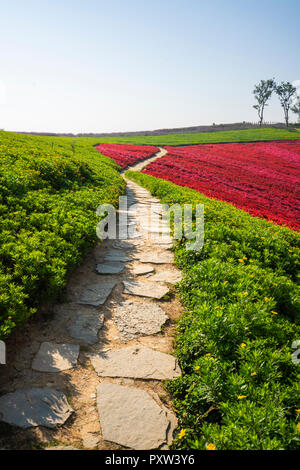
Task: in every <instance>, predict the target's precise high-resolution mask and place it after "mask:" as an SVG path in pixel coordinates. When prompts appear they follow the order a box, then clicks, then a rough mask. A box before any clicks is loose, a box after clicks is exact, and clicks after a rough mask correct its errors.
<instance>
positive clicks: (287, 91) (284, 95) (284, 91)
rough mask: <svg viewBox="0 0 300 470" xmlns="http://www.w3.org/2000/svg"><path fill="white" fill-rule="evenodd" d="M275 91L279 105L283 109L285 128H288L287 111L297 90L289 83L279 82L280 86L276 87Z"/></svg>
mask: <svg viewBox="0 0 300 470" xmlns="http://www.w3.org/2000/svg"><path fill="white" fill-rule="evenodd" d="M275 91H276V93H277V95H278V98H279V101H280V104H281V106H282V107H283V111H284V119H285V123H286V127H289V111H290V108H291V106H292V104H293V97H294V96H295V94H296V91H297V88H296V87H294V86H293V85H292V84H291V83H290V82H281V84H280V85H277V86H276V90H275Z"/></svg>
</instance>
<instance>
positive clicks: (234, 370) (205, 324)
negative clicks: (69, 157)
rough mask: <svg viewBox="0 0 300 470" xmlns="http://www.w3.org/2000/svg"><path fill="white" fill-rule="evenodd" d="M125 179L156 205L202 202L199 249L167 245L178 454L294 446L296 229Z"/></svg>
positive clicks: (183, 191)
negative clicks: (174, 277) (173, 290)
mask: <svg viewBox="0 0 300 470" xmlns="http://www.w3.org/2000/svg"><path fill="white" fill-rule="evenodd" d="M126 175H127V176H128V177H129V178H130V179H132V180H134V181H136V182H137V183H139V184H141V185H143V186H145V187H146V188H148V189H149V190H150V191H151V193H152V194H153V195H155V196H156V197H158V198H160V199H161V200H162V201H163V202H164V203H167V204H174V203H182V204H183V203H190V204H191V203H192V204H197V203H200V204H204V209H205V244H204V247H203V248H202V250H200V251H198V252H195V251H188V250H186V249H185V241H184V240H181V241H179V242H178V243H177V247H176V249H175V260H176V263H177V265H178V266H179V267H180V268H181V269H182V270H183V273H184V278H183V280H182V282H181V283H180V285H179V294H180V297H181V300H182V302H183V304H184V306H185V309H186V311H185V313H184V315H183V316H182V317H181V319H180V320H179V323H178V334H177V338H176V355H177V357H178V359H179V361H180V365H181V367H182V371H183V375H182V377H180V378H178V379H176V380H174V381H172V382H169V383H168V384H167V387H168V390H169V391H170V392H171V393H172V395H173V397H174V405H175V407H176V409H177V413H178V417H179V424H180V427H181V432H180V433H179V435H178V439H177V440H176V441H175V444H174V446H175V447H176V448H179V449H212V450H213V449H222V450H228V449H244V450H245V449H251V450H254V449H264V450H267V449H268V450H271V449H296V448H299V432H300V422H299V421H300V420H299V416H300V409H299V408H300V406H299V398H300V390H299V383H300V381H299V378H300V377H299V367H300V366H299V365H296V364H294V363H293V362H292V359H291V354H292V352H293V350H292V348H291V346H292V343H293V341H295V340H299V339H300V328H299V314H300V308H299V307H300V305H299V287H298V285H297V280H298V276H299V243H300V236H299V233H297V232H294V231H292V230H290V229H288V228H285V227H280V226H277V225H274V224H272V223H271V222H268V221H265V220H262V219H258V218H255V217H251V216H250V215H249V214H247V213H246V212H243V211H242V210H239V209H237V208H235V207H234V206H231V205H230V204H226V203H224V202H220V201H215V200H213V199H209V198H207V197H205V196H204V195H202V194H200V193H198V192H196V191H193V190H190V189H188V188H183V187H180V186H176V185H174V184H172V183H169V182H166V181H163V180H160V179H157V178H154V177H152V176H149V175H145V174H141V173H136V172H127V173H126Z"/></svg>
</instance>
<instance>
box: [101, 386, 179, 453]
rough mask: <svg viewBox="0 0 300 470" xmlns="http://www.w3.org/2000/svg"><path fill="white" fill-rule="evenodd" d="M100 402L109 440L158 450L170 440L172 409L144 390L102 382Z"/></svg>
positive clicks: (106, 438) (144, 448)
mask: <svg viewBox="0 0 300 470" xmlns="http://www.w3.org/2000/svg"><path fill="white" fill-rule="evenodd" d="M97 405H98V412H99V418H100V424H101V429H102V434H103V438H104V439H105V440H106V441H110V442H115V443H117V444H120V445H122V446H124V447H129V448H130V449H135V450H149V449H157V448H159V447H160V446H161V445H163V444H165V443H167V441H168V437H169V436H168V430H169V428H170V423H171V419H170V412H169V413H168V412H167V411H166V409H165V408H161V407H160V406H159V405H158V404H157V403H156V401H155V400H154V399H153V398H152V397H151V396H150V395H149V393H147V392H146V391H145V390H140V389H136V388H131V387H124V386H122V385H117V384H110V383H102V384H100V385H99V386H98V388H97ZM169 443H171V442H169Z"/></svg>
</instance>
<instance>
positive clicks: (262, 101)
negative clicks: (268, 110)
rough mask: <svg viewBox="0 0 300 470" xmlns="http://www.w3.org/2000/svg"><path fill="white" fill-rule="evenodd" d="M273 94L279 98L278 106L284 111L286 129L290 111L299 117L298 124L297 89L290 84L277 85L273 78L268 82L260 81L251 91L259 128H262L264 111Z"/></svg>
mask: <svg viewBox="0 0 300 470" xmlns="http://www.w3.org/2000/svg"><path fill="white" fill-rule="evenodd" d="M273 93H276V95H277V96H278V98H279V101H280V104H281V106H282V108H283V111H284V120H285V123H286V127H288V126H289V112H290V110H291V111H293V112H294V113H296V114H298V115H299V122H300V97H299V96H297V88H296V87H294V86H293V85H292V83H290V82H281V83H280V84H277V83H276V81H275V79H274V78H271V79H269V80H261V81H260V82H259V83H258V84H257V85H255V88H254V90H253V94H254V97H255V99H256V101H257V104H255V105H253V108H255V109H256V110H257V113H258V117H259V127H261V126H262V123H263V119H264V110H265V107H266V106H268V104H267V103H268V101H269V100H270V98H271V96H272V94H273Z"/></svg>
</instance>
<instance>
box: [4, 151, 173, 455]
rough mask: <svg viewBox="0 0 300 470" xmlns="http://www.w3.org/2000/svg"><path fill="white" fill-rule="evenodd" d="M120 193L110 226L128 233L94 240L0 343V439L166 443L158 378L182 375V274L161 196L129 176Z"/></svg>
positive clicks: (11, 442) (14, 442)
mask: <svg viewBox="0 0 300 470" xmlns="http://www.w3.org/2000/svg"><path fill="white" fill-rule="evenodd" d="M165 153H166V151H165V150H163V149H160V151H159V152H158V154H156V155H155V156H154V157H151V158H149V159H148V160H146V161H143V162H140V163H138V164H136V165H134V166H132V167H130V169H131V170H136V171H140V170H142V169H143V168H144V167H145V166H146V165H147V164H149V163H150V162H151V161H153V160H155V159H156V158H160V157H161V156H163V155H164V154H165ZM126 195H127V207H126V208H125V209H123V210H122V211H119V217H118V230H119V231H121V232H124V228H125V227H128V229H129V230H130V232H131V233H130V235H131V238H130V239H122V240H120V239H117V240H105V241H103V242H102V243H99V244H98V245H97V247H96V248H95V249H94V250H93V252H92V253H90V255H89V256H88V257H87V258H86V259H85V261H84V263H83V264H82V265H81V266H79V267H78V269H77V270H76V271H75V272H74V273H73V275H72V276H71V279H70V281H69V283H68V286H67V292H66V298H65V299H64V301H63V302H61V303H58V304H56V305H55V306H54V307H53V308H49V311H47V312H43V314H42V315H40V316H37V317H36V319H33V320H31V321H30V322H29V323H28V324H27V325H25V326H24V328H23V330H22V332H19V333H18V334H17V335H15V336H14V339H11V340H10V341H9V342H8V344H7V360H8V364H7V366H5V367H2V369H1V371H0V372H1V378H0V387H1V388H0V421H1V423H0V448H1V447H2V448H8V449H20V448H21V449H22V448H39V447H40V446H41V447H45V448H47V449H58V448H59V449H61V448H67V449H78V448H81V449H122V448H130V449H164V448H167V446H168V445H169V444H170V443H171V442H172V439H173V434H174V430H175V429H176V426H177V420H176V417H175V415H174V413H173V411H172V405H171V402H170V399H169V397H168V395H167V394H166V392H165V389H164V388H163V386H162V381H163V380H166V379H173V378H176V377H178V376H180V374H181V371H180V368H179V366H178V364H177V361H176V359H175V357H174V356H173V355H172V354H171V353H172V340H173V333H174V329H175V323H174V320H176V319H177V318H178V316H179V315H180V305H179V303H178V301H177V300H176V298H175V296H174V287H173V285H174V284H175V283H176V282H178V281H179V280H180V279H181V274H180V272H179V271H178V270H177V269H176V268H175V267H174V266H173V263H172V262H173V254H172V252H171V251H170V248H171V247H172V238H171V237H170V234H169V229H168V227H167V226H165V225H163V224H162V219H161V213H162V206H161V204H160V202H159V200H157V199H155V198H153V197H152V196H151V195H150V193H149V192H148V191H147V190H146V189H144V188H141V187H140V186H138V185H137V184H135V183H133V182H131V181H127V190H126ZM137 204H138V206H136V205H137ZM126 218H127V220H126ZM53 443H55V445H56V446H53Z"/></svg>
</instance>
